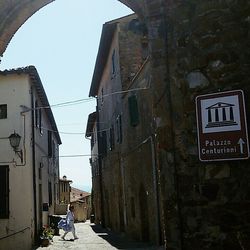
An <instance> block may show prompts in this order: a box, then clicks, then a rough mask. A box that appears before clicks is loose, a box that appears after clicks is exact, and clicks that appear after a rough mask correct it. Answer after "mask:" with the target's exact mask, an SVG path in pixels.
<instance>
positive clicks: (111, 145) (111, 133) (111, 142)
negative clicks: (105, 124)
mask: <svg viewBox="0 0 250 250" xmlns="http://www.w3.org/2000/svg"><path fill="white" fill-rule="evenodd" d="M114 147H115V135H114V125H112V126H111V128H110V129H109V150H110V151H112V150H113V149H114Z"/></svg>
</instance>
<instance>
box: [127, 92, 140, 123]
mask: <svg viewBox="0 0 250 250" xmlns="http://www.w3.org/2000/svg"><path fill="white" fill-rule="evenodd" d="M128 106H129V115H130V125H131V126H133V127H136V126H137V125H138V124H139V110H138V103H137V97H136V95H132V96H130V97H129V98H128Z"/></svg>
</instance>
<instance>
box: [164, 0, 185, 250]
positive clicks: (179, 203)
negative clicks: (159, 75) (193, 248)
mask: <svg viewBox="0 0 250 250" xmlns="http://www.w3.org/2000/svg"><path fill="white" fill-rule="evenodd" d="M160 4H161V14H162V20H163V35H164V45H165V58H166V59H165V63H166V94H167V100H168V104H169V113H170V123H171V140H172V145H173V148H174V150H173V156H174V162H173V167H174V182H175V184H174V185H175V189H176V199H177V201H176V208H177V214H178V224H179V225H178V226H179V233H180V249H181V250H183V249H184V238H183V236H184V233H183V218H182V214H181V200H180V192H179V178H178V170H177V163H176V153H175V135H174V123H173V117H174V112H173V104H172V95H171V83H170V70H169V60H168V56H169V52H168V49H169V44H168V21H167V14H166V12H167V4H166V1H163V0H160ZM166 247H167V246H166Z"/></svg>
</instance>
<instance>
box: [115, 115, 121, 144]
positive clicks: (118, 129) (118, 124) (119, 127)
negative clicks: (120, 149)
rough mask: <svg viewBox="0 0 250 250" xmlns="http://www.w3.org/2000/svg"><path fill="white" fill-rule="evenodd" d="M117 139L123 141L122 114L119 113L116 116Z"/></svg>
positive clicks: (119, 141) (118, 141)
mask: <svg viewBox="0 0 250 250" xmlns="http://www.w3.org/2000/svg"><path fill="white" fill-rule="evenodd" d="M116 141H117V143H122V116H121V115H118V116H117V118H116Z"/></svg>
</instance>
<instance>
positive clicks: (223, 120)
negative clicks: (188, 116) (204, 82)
mask: <svg viewBox="0 0 250 250" xmlns="http://www.w3.org/2000/svg"><path fill="white" fill-rule="evenodd" d="M196 117H197V128H198V131H197V132H198V147H199V159H200V160H201V161H224V160H240V159H248V158H249V144H248V133H247V123H246V112H245V101H244V94H243V91H242V90H235V91H227V92H218V93H214V94H208V95H200V96H197V97H196Z"/></svg>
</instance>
